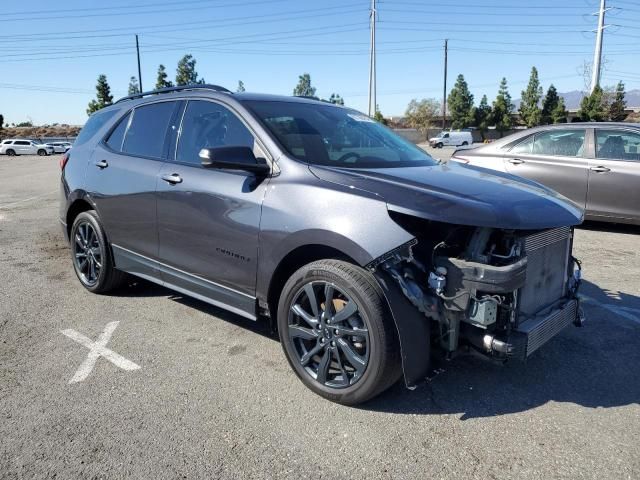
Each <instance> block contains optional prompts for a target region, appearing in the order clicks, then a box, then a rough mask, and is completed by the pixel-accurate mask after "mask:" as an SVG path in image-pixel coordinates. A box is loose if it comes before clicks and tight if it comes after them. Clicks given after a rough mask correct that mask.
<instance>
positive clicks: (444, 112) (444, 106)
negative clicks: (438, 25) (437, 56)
mask: <svg viewBox="0 0 640 480" xmlns="http://www.w3.org/2000/svg"><path fill="white" fill-rule="evenodd" d="M448 53H449V39H448V38H445V39H444V90H443V93H442V130H444V129H445V128H446V126H447V55H448Z"/></svg>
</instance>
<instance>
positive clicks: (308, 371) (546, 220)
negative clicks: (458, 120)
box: [60, 85, 583, 404]
mask: <svg viewBox="0 0 640 480" xmlns="http://www.w3.org/2000/svg"><path fill="white" fill-rule="evenodd" d="M167 92H170V93H167ZM61 167H62V174H61V189H60V191H61V202H60V222H61V224H62V230H63V232H64V235H65V237H66V238H67V239H70V246H71V260H72V263H73V268H74V270H75V273H76V275H77V277H78V279H79V281H80V283H81V284H82V285H83V286H84V287H85V288H86V289H87V290H89V291H91V292H95V293H104V292H107V291H110V290H112V289H114V288H116V287H117V286H119V285H122V284H123V282H125V280H126V277H125V273H129V274H132V275H134V276H138V277H141V278H144V279H147V280H150V281H151V282H155V283H158V284H160V285H164V286H166V287H168V288H170V289H173V290H176V291H178V292H180V293H182V294H185V295H190V296H193V297H195V298H197V299H200V300H202V301H204V302H208V303H210V304H213V305H216V306H218V307H221V308H223V309H226V310H229V311H231V312H234V313H236V314H238V315H241V316H243V317H246V318H249V319H251V320H257V319H260V318H265V319H268V320H269V321H270V322H271V326H272V327H273V328H274V329H277V331H278V332H279V337H280V341H281V343H282V346H283V350H284V353H285V356H286V357H287V359H288V361H289V363H290V365H291V367H292V368H293V370H294V371H295V373H296V374H297V375H298V377H299V378H300V379H301V380H302V382H303V383H304V384H305V385H306V386H307V387H309V388H310V389H311V390H313V391H314V392H316V393H317V394H319V395H321V396H323V397H325V398H327V399H329V400H332V401H335V402H340V403H343V404H356V403H359V402H363V401H365V400H367V399H369V398H371V397H373V396H375V395H377V394H379V393H380V392H382V391H383V390H385V389H386V388H388V387H389V386H390V385H392V384H393V383H394V382H396V381H397V380H398V379H399V378H400V377H404V381H405V383H406V385H407V386H409V387H413V386H415V385H416V384H417V383H418V382H420V381H422V380H423V379H424V378H425V377H427V375H428V374H429V361H430V358H431V355H432V354H433V355H436V354H438V355H446V356H449V357H450V356H452V355H455V354H456V352H458V351H459V350H460V349H461V347H463V346H472V347H473V348H475V349H477V350H478V351H480V352H482V353H483V354H484V355H486V356H488V357H494V358H497V359H500V360H506V359H525V358H527V357H528V356H530V355H531V354H532V353H534V352H535V351H536V350H537V349H538V348H539V347H540V346H542V345H543V344H544V343H545V342H547V341H548V340H550V339H551V338H552V337H554V336H555V335H556V334H557V333H559V332H560V330H561V329H562V328H564V327H565V326H567V325H568V324H570V323H572V322H574V323H576V324H580V323H581V321H582V317H581V315H580V310H579V303H578V297H577V290H578V286H579V283H580V280H579V274H578V266H579V263H577V261H576V260H575V259H574V258H573V256H572V238H573V228H572V227H573V226H574V225H577V224H579V223H580V222H581V221H582V213H583V212H582V210H581V209H580V208H578V207H576V206H575V205H574V204H573V203H571V202H569V201H567V200H566V199H564V198H563V197H561V196H560V195H558V194H557V193H555V192H553V191H552V190H549V189H547V188H545V187H542V186H540V185H537V184H535V183H533V182H529V181H526V180H519V179H518V178H517V177H514V176H511V175H508V174H505V173H498V172H496V173H495V174H491V173H489V172H488V171H487V170H485V169H478V168H476V167H472V166H467V165H460V164H456V163H452V164H440V163H438V162H436V161H435V160H433V159H432V158H431V157H430V156H429V155H428V154H426V153H425V152H424V151H422V150H421V149H419V148H417V147H416V146H414V145H413V144H411V143H409V142H407V141H405V140H404V139H402V138H401V137H399V136H397V135H396V134H394V133H393V132H392V131H391V130H389V129H387V128H386V127H384V126H382V125H381V124H379V123H378V122H375V121H373V120H371V119H370V118H369V117H368V116H366V115H364V114H362V113H360V112H357V111H355V110H351V109H348V108H344V107H340V106H337V105H332V104H327V103H325V102H319V101H314V100H311V99H307V98H295V97H281V96H271V95H257V94H249V93H239V94H238V93H231V92H229V91H228V90H226V89H223V88H221V87H215V86H207V85H202V86H189V87H175V88H172V89H170V90H162V91H158V92H149V93H143V94H138V95H135V96H131V97H126V98H124V99H122V100H119V101H118V102H116V103H115V104H114V105H112V106H109V107H106V108H104V109H102V110H100V111H99V112H97V113H95V114H93V115H92V116H91V117H90V118H89V120H88V122H87V124H86V125H85V126H84V128H83V129H82V131H81V132H80V135H79V136H78V138H77V140H76V142H75V144H74V147H73V149H72V150H71V151H70V152H68V153H66V154H65V155H64V156H63V157H62V161H61ZM529 259H531V261H529ZM175 321H180V319H175ZM432 352H433V353H432ZM256 368H265V366H264V364H261V363H260V362H259V361H256ZM239 380H240V381H241V379H239Z"/></svg>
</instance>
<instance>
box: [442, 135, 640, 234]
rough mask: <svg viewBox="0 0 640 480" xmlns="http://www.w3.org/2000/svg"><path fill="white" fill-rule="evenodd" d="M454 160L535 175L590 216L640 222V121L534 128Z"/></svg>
mask: <svg viewBox="0 0 640 480" xmlns="http://www.w3.org/2000/svg"><path fill="white" fill-rule="evenodd" d="M451 160H453V161H458V162H461V163H467V164H471V165H475V166H478V167H483V168H489V169H492V170H499V171H502V172H507V173H511V174H514V175H518V176H521V177H525V178H528V179H531V180H535V181H537V182H539V183H541V184H543V185H546V186H547V187H549V188H552V189H553V190H556V191H557V192H559V193H561V194H562V195H564V196H565V197H567V198H569V199H570V200H572V201H573V202H574V203H576V204H578V205H579V206H580V207H582V208H584V209H585V218H587V219H590V220H599V221H606V222H620V223H633V224H637V225H640V124H633V123H569V124H561V125H547V126H544V127H536V128H532V129H529V130H523V131H522V132H519V133H515V134H513V135H509V136H508V137H505V138H502V139H500V140H498V141H496V142H494V143H491V144H488V145H483V146H481V147H478V148H474V149H471V150H458V151H456V152H455V153H454V154H453V156H452V157H451ZM508 201H509V199H505V202H508Z"/></svg>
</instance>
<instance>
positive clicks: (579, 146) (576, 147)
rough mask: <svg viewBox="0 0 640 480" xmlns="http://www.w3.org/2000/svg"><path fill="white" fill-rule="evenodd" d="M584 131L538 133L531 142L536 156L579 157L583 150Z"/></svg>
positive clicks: (563, 130)
mask: <svg viewBox="0 0 640 480" xmlns="http://www.w3.org/2000/svg"><path fill="white" fill-rule="evenodd" d="M584 132H585V131H584V130H565V129H562V130H550V131H548V132H543V133H539V134H537V135H536V136H535V139H534V142H533V153H534V154H537V155H550V156H564V157H580V156H582V151H583V149H584Z"/></svg>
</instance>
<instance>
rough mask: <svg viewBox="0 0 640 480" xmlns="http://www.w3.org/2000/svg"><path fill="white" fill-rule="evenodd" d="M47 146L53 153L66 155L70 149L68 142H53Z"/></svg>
mask: <svg viewBox="0 0 640 480" xmlns="http://www.w3.org/2000/svg"><path fill="white" fill-rule="evenodd" d="M47 145H49V146H50V147H51V148H53V152H54V153H66V152H67V151H68V150H69V149H70V148H71V144H70V143H69V142H54V143H47Z"/></svg>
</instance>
